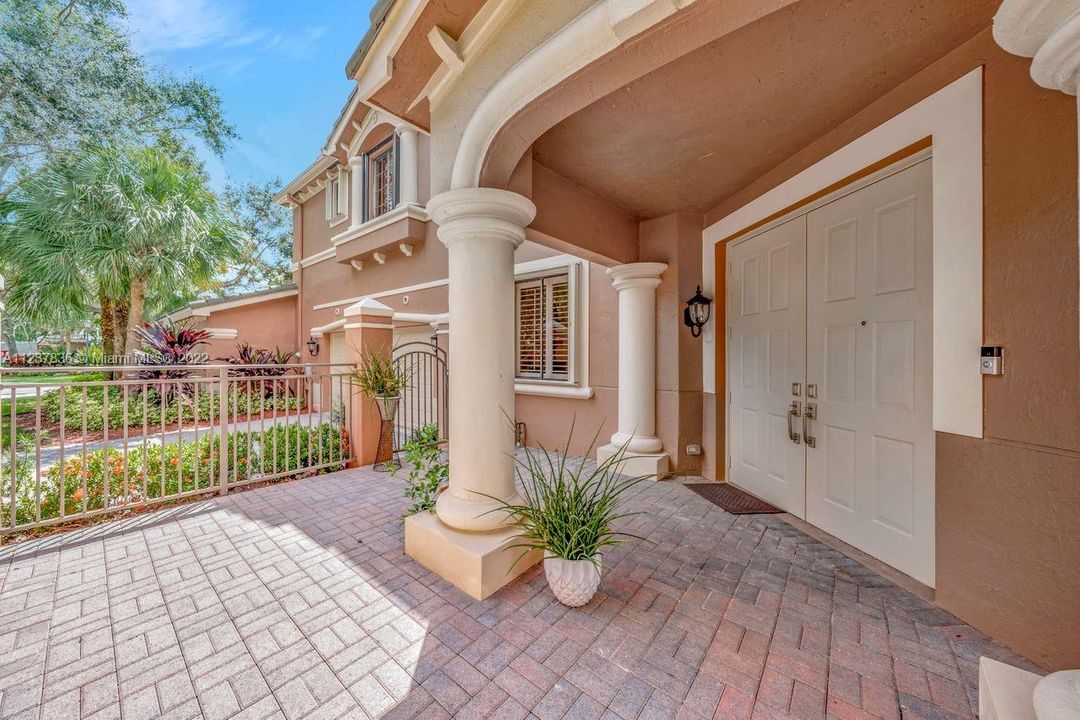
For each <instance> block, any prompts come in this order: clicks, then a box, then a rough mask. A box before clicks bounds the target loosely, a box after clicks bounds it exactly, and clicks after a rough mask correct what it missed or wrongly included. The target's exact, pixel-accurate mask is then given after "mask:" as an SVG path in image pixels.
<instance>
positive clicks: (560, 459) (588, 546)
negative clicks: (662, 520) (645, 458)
mask: <svg viewBox="0 0 1080 720" xmlns="http://www.w3.org/2000/svg"><path fill="white" fill-rule="evenodd" d="M573 435H574V423H573V422H571V424H570V433H569V435H568V436H567V438H566V445H565V447H570V441H571V440H572V438H573ZM598 436H599V432H597V435H594V436H593V439H592V442H591V443H590V444H589V449H588V451H587V452H586V456H589V455H592V451H593V448H594V447H595V445H596V439H597V437H598ZM522 454H523V456H524V459H521V458H518V457H515V463H516V468H515V469H516V473H517V479H518V487H519V489H520V493H521V497H522V500H523V502H522V503H520V504H513V503H508V502H506V501H505V500H502V499H500V498H495V497H491V496H488V497H491V499H492V500H496V501H498V502H499V503H500V506H499V507H498V508H496V509H495V510H493V511H491V512H503V513H506V514H507V515H509V516H510V517H511V518H512V520H513V524H514V525H515V526H517V528H518V529H519V530H520V531H521V539H520V540H519V541H518V542H516V543H515V544H514V545H512V546H511V547H517V548H521V550H522V553H521V555H520V556H518V558H517V559H516V560H515V562H514V564H515V565H516V564H517V563H518V562H520V560H521V558H523V557H525V556H526V555H528V554H529V553H530V552H532V551H534V550H541V551H543V552H545V553H546V554H547V555H549V556H551V557H557V558H563V559H565V560H588V561H590V562H593V563H595V562H596V558H597V556H598V555H599V554H600V553H601V551H602V550H603V549H604V548H606V547H611V546H614V545H618V544H620V543H622V542H624V541H625V540H627V539H630V538H634V539H639V540H640V539H641V538H640V537H638V536H637V535H633V534H631V533H626V532H621V531H619V530H617V529H616V525H617V524H618V523H619V522H620V521H622V520H625V519H626V518H630V517H633V516H635V515H640V514H641V513H640V512H624V511H623V510H622V507H623V503H624V502H625V500H626V495H627V493H628V492H629V491H630V490H631V489H632V488H633V487H634V486H636V485H637V484H639V483H641V482H643V481H645V480H648V479H650V478H651V477H653V476H652V475H642V476H639V477H630V476H624V475H620V474H619V473H618V472H617V471H616V470H617V468H618V466H619V464H620V463H621V462H622V461H623V459H624V458H625V455H626V446H625V445H624V446H623V447H620V448H618V450H617V451H616V452H615V454H614V455H612V456H611V457H610V458H608V459H607V460H605V461H604V462H602V463H599V464H597V465H596V466H595V467H594V466H592V464H591V463H589V462H585V461H580V462H574V461H568V456H567V454H566V453H565V452H561V451H551V450H547V449H546V448H544V447H543V446H539V447H538V448H537V449H533V448H529V447H526V448H524V450H523V453H522Z"/></svg>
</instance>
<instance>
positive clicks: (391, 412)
mask: <svg viewBox="0 0 1080 720" xmlns="http://www.w3.org/2000/svg"><path fill="white" fill-rule="evenodd" d="M349 375H350V378H351V379H352V382H353V385H355V386H356V389H357V390H359V391H360V392H361V393H363V394H364V395H367V396H368V397H370V398H372V399H374V400H375V404H376V405H377V406H378V407H379V417H380V418H382V428H381V433H380V434H379V448H378V450H377V452H376V456H375V465H376V467H379V466H380V465H382V464H384V463H387V462H390V461H391V460H392V459H393V432H394V416H395V415H396V414H397V409H398V404H399V403H400V402H401V391H402V390H403V389H404V388H405V386H406V385H407V384H408V382H409V375H408V373H406V372H405V370H404V369H403V368H399V367H397V366H396V365H395V364H394V358H393V355H392V354H391V353H390V352H378V351H368V352H365V353H361V354H360V359H359V361H358V362H357V363H356V369H355V370H353V371H352V372H351V373H350V374H349Z"/></svg>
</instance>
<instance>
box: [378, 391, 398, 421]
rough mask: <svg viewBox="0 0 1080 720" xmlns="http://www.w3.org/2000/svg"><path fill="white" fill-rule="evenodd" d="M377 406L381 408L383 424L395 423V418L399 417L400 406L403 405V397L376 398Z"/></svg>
mask: <svg viewBox="0 0 1080 720" xmlns="http://www.w3.org/2000/svg"><path fill="white" fill-rule="evenodd" d="M375 404H376V405H378V406H379V416H380V417H381V418H382V420H383V422H393V421H394V417H395V416H396V415H397V410H398V405H400V404H401V396H400V395H394V396H393V397H377V398H375Z"/></svg>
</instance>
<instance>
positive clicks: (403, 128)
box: [394, 125, 420, 135]
mask: <svg viewBox="0 0 1080 720" xmlns="http://www.w3.org/2000/svg"><path fill="white" fill-rule="evenodd" d="M418 132H420V131H419V130H417V129H416V128H414V127H413V126H412V125H398V126H397V127H396V128H394V134H395V135H404V134H406V133H413V134H416V133H418Z"/></svg>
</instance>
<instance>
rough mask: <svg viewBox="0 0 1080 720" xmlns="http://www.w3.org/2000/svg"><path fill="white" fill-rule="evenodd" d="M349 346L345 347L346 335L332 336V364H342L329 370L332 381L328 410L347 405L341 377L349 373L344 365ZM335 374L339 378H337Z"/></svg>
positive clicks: (338, 408) (335, 334)
mask: <svg viewBox="0 0 1080 720" xmlns="http://www.w3.org/2000/svg"><path fill="white" fill-rule="evenodd" d="M347 349H348V348H347V346H346V345H345V333H343V332H336V333H331V334H330V362H332V363H342V364H341V365H338V366H336V367H331V368H328V369H329V371H330V373H331V375H330V380H328V382H329V384H330V407H329V408H326V410H340V409H341V408H343V407H344V403H345V396H344V395H345V382H344V380H343V379H342V377H341V374H342V373H345V372H347V371H348V368H346V367H345V365H344V363H345V361H346V356H347V352H346V350H347ZM335 374H337V376H336V377H335Z"/></svg>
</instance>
